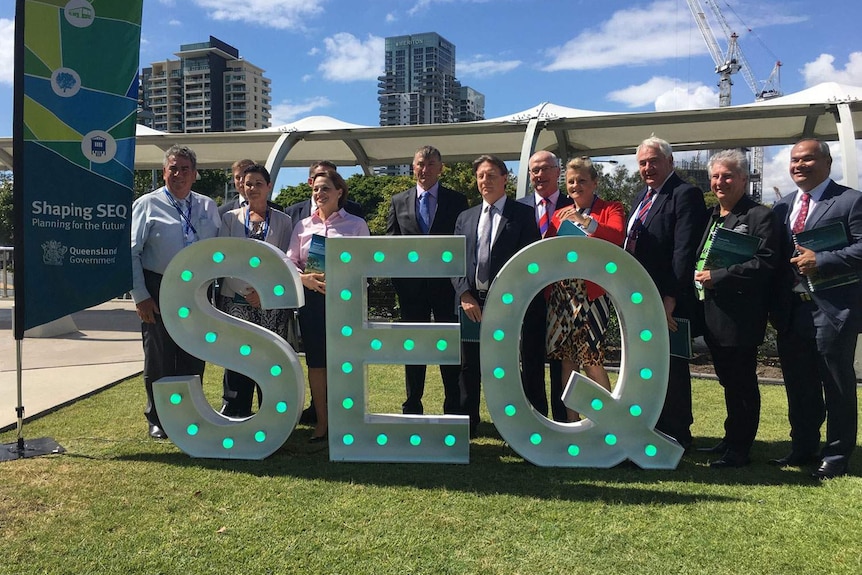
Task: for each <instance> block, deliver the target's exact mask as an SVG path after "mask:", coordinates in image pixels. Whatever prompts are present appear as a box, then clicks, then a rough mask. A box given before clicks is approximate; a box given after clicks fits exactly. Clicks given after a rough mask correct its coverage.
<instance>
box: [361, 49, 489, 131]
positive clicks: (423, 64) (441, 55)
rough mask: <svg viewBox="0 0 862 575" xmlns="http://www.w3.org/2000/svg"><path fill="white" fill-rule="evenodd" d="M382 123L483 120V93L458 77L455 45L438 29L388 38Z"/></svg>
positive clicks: (382, 82)
mask: <svg viewBox="0 0 862 575" xmlns="http://www.w3.org/2000/svg"><path fill="white" fill-rule="evenodd" d="M377 81H378V83H377V87H378V90H377V93H378V97H377V100H378V101H379V102H380V125H381V126H401V125H411V124H445V123H450V122H465V121H470V120H481V119H484V117H485V96H484V95H483V94H481V93H479V92H477V91H476V90H473V89H472V88H470V87H468V86H461V83H460V82H458V80H457V79H456V77H455V45H454V44H452V43H451V42H449V41H448V40H446V39H445V38H443V37H442V36H440V35H439V34H436V33H434V32H429V33H426V34H411V35H409V36H394V37H391V38H386V55H385V64H384V73H383V75H382V76H379V77H378V78H377Z"/></svg>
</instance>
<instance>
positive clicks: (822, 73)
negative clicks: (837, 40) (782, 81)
mask: <svg viewBox="0 0 862 575" xmlns="http://www.w3.org/2000/svg"><path fill="white" fill-rule="evenodd" d="M834 64H835V56H833V55H832V54H820V56H818V57H817V59H816V60H814V61H813V62H808V63H806V64H805V65H804V66H803V67H802V77H803V78H805V85H806V86H813V85H815V84H820V83H821V82H838V83H840V84H850V85H851V86H862V52H852V53H851V54H850V56H849V57H848V59H847V63H846V64H845V65H844V69H843V70H840V69H836V68H835V66H834Z"/></svg>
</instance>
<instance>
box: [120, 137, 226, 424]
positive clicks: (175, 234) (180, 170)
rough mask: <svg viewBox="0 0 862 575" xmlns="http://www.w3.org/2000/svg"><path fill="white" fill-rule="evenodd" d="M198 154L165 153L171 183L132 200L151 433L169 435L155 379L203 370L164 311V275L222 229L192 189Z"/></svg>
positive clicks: (175, 149)
mask: <svg viewBox="0 0 862 575" xmlns="http://www.w3.org/2000/svg"><path fill="white" fill-rule="evenodd" d="M196 178H197V156H196V155H195V153H194V151H192V150H191V149H190V148H188V147H186V146H178V145H174V146H171V147H170V148H169V149H168V151H167V152H165V161H164V179H165V185H164V187H161V188H159V189H157V190H155V191H152V192H150V193H148V194H144V195H143V196H141V197H140V198H138V199H137V200H135V202H134V203H133V204H132V292H131V293H132V299H133V300H134V301H135V307H136V308H137V312H138V317H140V318H141V335H142V338H143V343H144V386H145V387H146V390H147V407H146V409H145V410H144V415H145V416H146V418H147V421H148V423H149V434H150V437H153V438H156V439H165V438H166V437H167V435H166V434H165V432H164V431H163V430H162V426H161V422H160V421H159V415H158V413H156V408H155V404H154V402H153V382H155V381H158V380H159V379H161V378H163V377H167V376H174V375H197V376H200V377H201V379H203V373H204V361H203V360H201V359H198V358H196V357H194V356H192V355H190V354H188V353H186V352H185V351H184V350H182V349H181V348H179V347H178V346H177V344H176V343H174V340H173V339H172V338H171V336H170V335H169V334H168V332H167V330H166V329H165V324H164V323H163V322H162V317H161V314H160V311H159V304H158V302H159V290H160V287H161V283H162V274H164V272H165V268H167V267H168V264H169V263H170V261H171V259H173V257H174V256H175V255H176V254H177V253H178V252H179V251H180V250H181V249H183V248H184V247H186V246H188V245H190V244H192V243H194V242H196V241H200V240H205V239H207V238H213V237H215V236H216V235H217V234H218V228H219V225H220V224H221V218H219V215H218V207H217V206H216V203H215V202H214V201H213V200H212V199H210V198H208V197H207V196H204V195H201V194H198V193H197V192H193V191H192V184H193V183H194V181H195V179H196Z"/></svg>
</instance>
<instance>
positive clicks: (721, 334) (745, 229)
mask: <svg viewBox="0 0 862 575" xmlns="http://www.w3.org/2000/svg"><path fill="white" fill-rule="evenodd" d="M718 214H719V207H718V206H716V207H715V208H714V209H710V210H708V211H707V216H708V217H707V226H706V229H705V230H704V233H703V238H702V239H701V240H700V246H698V248H697V254H698V255H700V254H701V253H702V252H703V247H704V245H706V241H707V239H708V238H709V236H710V227H711V221H712V220H711V218H712V217H718ZM722 227H724V228H727V229H729V230H734V231H738V232H742V233H746V234H748V235H751V236H757V237H759V238H760V247H759V248H758V250H757V253H755V254H754V257H753V258H751V259H750V260H748V261H746V262H743V263H741V264H735V265H732V266H730V267H727V268H719V269H713V270H711V274H710V275H711V278H712V284H713V287H712V288H711V289H709V288H707V289H704V301H703V311H704V322H705V325H704V327H705V329H706V333H707V334H708V336H709V337H710V338H711V339H712V341H714V342H715V343H716V344H717V345H720V346H724V347H731V346H743V347H753V346H758V345H760V344H761V343H763V336H764V334H765V333H766V316H767V309H768V307H769V298H771V297H772V293H771V289H770V288H771V286H772V284H773V276H774V273H775V269H776V268H777V266H778V263H779V259H778V258H779V249H780V248H779V243H780V235H779V226H778V221H777V220H776V218H775V214H773V213H772V210H770V209H769V208H767V207H766V206H764V205H761V204H758V203H757V202H755V201H754V200H752V199H751V198H750V197H749V196H747V195H746V196H742V198H740V200H739V201H738V202H736V205H735V206H733V209H732V210H731V211H730V213H729V214H727V216H725V218H724V223H723V225H722Z"/></svg>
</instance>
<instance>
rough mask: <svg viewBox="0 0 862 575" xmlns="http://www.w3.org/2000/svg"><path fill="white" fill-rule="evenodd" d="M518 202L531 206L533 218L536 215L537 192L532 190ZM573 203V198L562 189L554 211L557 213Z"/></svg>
mask: <svg viewBox="0 0 862 575" xmlns="http://www.w3.org/2000/svg"><path fill="white" fill-rule="evenodd" d="M518 202H520V203H522V204H526V205H528V206H530V207H531V208H532V209H533V218H535V217H536V194H535V193H534V192H532V191H531V192H530V193H529V194H527V195H526V196H524V197H523V198H519V199H518ZM573 203H574V201H572V198H570V197H569V195H568V194H567V193H566V192H564V191H563V190H560V195H559V196H557V203H556V204H555V205H554V212H555V213H556V211H557V210H559V209H560V208H564V207H566V206H571V205H572V204H573ZM537 225H538V224H537Z"/></svg>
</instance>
